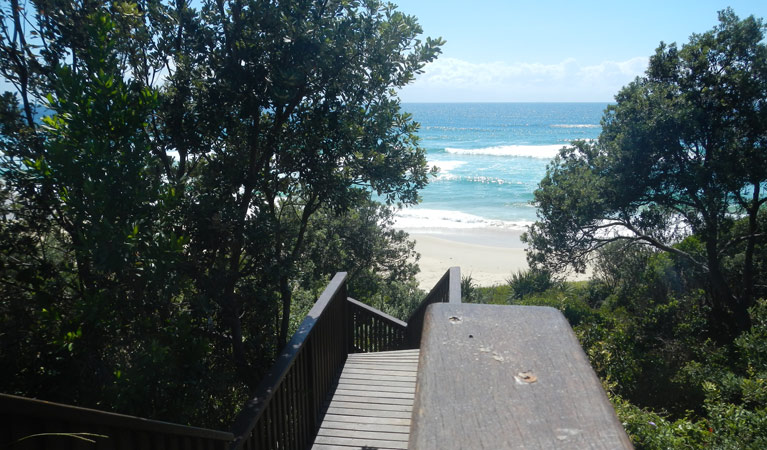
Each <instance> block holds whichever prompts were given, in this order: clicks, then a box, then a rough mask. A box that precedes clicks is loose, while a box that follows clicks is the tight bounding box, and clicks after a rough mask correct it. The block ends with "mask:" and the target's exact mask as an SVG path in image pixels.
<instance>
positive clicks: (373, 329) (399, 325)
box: [348, 298, 407, 353]
mask: <svg viewBox="0 0 767 450" xmlns="http://www.w3.org/2000/svg"><path fill="white" fill-rule="evenodd" d="M348 302H349V310H350V312H351V317H350V319H351V328H352V348H351V349H350V352H352V353H361V352H386V351H390V350H402V349H403V348H405V333H406V330H407V323H405V322H403V321H401V320H399V319H395V318H394V317H392V316H390V315H388V314H384V313H382V312H381V311H379V310H377V309H375V308H371V307H370V306H368V305H366V304H364V303H361V302H358V301H357V300H354V299H353V298H350V299H348Z"/></svg>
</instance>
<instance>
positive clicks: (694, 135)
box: [525, 9, 767, 331]
mask: <svg viewBox="0 0 767 450" xmlns="http://www.w3.org/2000/svg"><path fill="white" fill-rule="evenodd" d="M764 31H765V26H764V25H763V23H762V21H761V20H760V19H755V18H754V17H749V18H747V19H744V20H740V19H739V18H738V17H737V16H735V14H734V13H733V12H732V11H731V10H729V9H727V10H725V11H722V12H720V14H719V25H717V26H716V27H715V28H714V29H713V30H711V31H708V32H706V33H703V34H694V35H692V36H691V37H690V42H689V43H687V44H685V45H683V46H682V48H681V49H678V48H677V46H676V45H675V44H671V45H666V44H663V43H661V45H660V46H659V47H658V49H657V50H656V53H655V55H653V56H652V57H651V58H650V64H649V68H648V69H647V72H646V73H645V75H644V76H643V77H638V78H637V79H636V80H635V81H633V82H632V83H630V84H629V85H628V86H626V87H624V88H623V89H622V90H621V91H620V92H619V93H618V95H617V96H616V103H615V104H614V105H610V106H608V108H607V110H606V111H605V114H604V117H603V119H602V126H603V131H602V133H601V135H600V137H599V139H598V140H597V141H596V142H576V143H574V144H573V145H572V146H570V147H566V148H563V149H562V150H561V151H560V154H559V155H558V156H557V157H556V158H555V159H554V160H553V161H552V162H551V164H550V165H549V167H548V169H547V173H546V175H545V177H544V179H543V180H542V181H541V183H540V186H539V188H538V190H537V191H536V192H535V203H536V204H537V205H538V208H539V209H538V216H539V220H538V221H537V222H536V223H535V224H534V225H533V226H532V227H531V228H530V230H529V231H528V233H527V234H526V236H525V239H526V241H527V242H528V243H529V244H530V246H531V253H529V258H530V261H531V263H532V264H533V265H539V266H541V265H545V266H547V267H556V268H561V267H564V266H566V265H573V266H574V267H575V268H576V269H579V270H582V269H583V268H584V265H585V262H586V261H587V259H588V257H589V255H590V254H591V252H593V251H594V250H596V249H598V248H600V247H602V246H604V245H606V244H608V243H610V242H614V241H618V240H621V241H628V242H632V243H636V244H640V245H649V246H653V247H655V248H657V249H660V250H663V251H666V252H669V253H670V254H672V255H675V256H676V257H678V258H682V259H684V260H686V261H687V262H688V263H689V264H691V265H692V266H693V267H694V268H695V269H696V270H697V271H698V273H699V274H700V275H701V276H703V277H705V278H706V279H707V281H708V285H709V293H710V296H709V297H710V301H711V302H712V306H713V311H714V317H716V319H715V320H717V321H720V324H722V323H721V322H725V323H726V322H727V320H728V319H727V317H734V320H735V322H736V323H735V324H733V325H732V326H733V327H734V328H735V329H731V330H730V331H735V330H736V329H741V330H742V329H745V328H747V327H748V308H749V307H750V306H751V305H752V304H753V302H754V285H755V283H754V264H753V255H754V248H755V246H756V244H757V241H758V240H759V239H762V238H763V232H762V230H761V229H760V228H759V226H758V221H757V216H758V214H759V211H760V209H761V208H762V207H763V205H764V203H765V201H767V195H765V183H767V158H765V149H767V102H765V99H766V98H767V45H765V44H764V42H763V39H764ZM738 217H746V218H747V219H748V223H749V226H748V229H747V231H746V232H745V233H740V234H733V233H732V232H731V231H732V226H733V223H734V222H735V219H736V218H738ZM690 235H694V236H695V239H697V240H699V242H700V244H701V245H700V246H697V245H691V241H688V245H675V244H676V243H678V242H680V241H681V239H682V238H684V237H685V236H690ZM743 242H745V243H746V249H745V257H744V259H743V265H742V274H741V276H740V277H739V280H738V282H737V283H734V284H732V283H728V282H727V277H726V275H725V273H723V260H724V259H725V258H726V257H728V255H729V254H731V253H732V251H733V249H734V248H735V247H736V246H737V245H738V244H740V243H743Z"/></svg>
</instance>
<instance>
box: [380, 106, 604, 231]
mask: <svg viewBox="0 0 767 450" xmlns="http://www.w3.org/2000/svg"><path fill="white" fill-rule="evenodd" d="M607 105H608V103H403V104H402V110H403V111H404V112H407V113H410V114H412V116H413V119H414V120H415V121H416V122H418V123H420V125H421V127H420V129H419V132H418V135H419V137H420V145H421V147H423V148H424V149H425V150H426V153H427V159H428V162H429V165H430V166H436V167H439V169H440V170H439V174H438V175H437V177H436V178H433V179H431V181H430V182H429V185H428V186H427V187H426V188H424V189H423V190H422V191H421V192H420V195H421V198H422V201H421V202H420V203H419V204H418V205H417V206H414V207H409V208H405V209H403V210H400V211H398V212H397V221H396V225H395V227H396V228H399V229H404V230H406V231H409V232H418V233H437V234H444V233H446V232H462V231H465V230H485V231H492V230H498V231H516V232H521V231H524V230H525V229H526V227H527V226H528V225H530V224H531V223H533V222H534V221H535V219H536V209H535V207H534V206H533V205H532V204H531V202H532V200H533V192H534V191H535V189H536V188H537V186H538V183H539V182H540V180H541V179H542V178H543V176H544V174H545V173H546V165H547V164H548V163H549V162H550V161H551V159H552V158H553V157H554V156H556V154H557V153H558V152H559V149H561V148H562V147H564V146H567V145H569V144H570V143H572V142H573V141H575V140H590V139H596V138H597V137H598V136H599V133H600V132H601V130H602V128H601V124H600V120H601V118H602V113H603V112H604V110H605V108H606V107H607Z"/></svg>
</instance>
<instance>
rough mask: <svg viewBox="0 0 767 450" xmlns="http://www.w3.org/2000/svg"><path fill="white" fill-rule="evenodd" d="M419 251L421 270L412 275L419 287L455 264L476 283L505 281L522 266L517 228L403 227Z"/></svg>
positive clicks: (428, 284)
mask: <svg viewBox="0 0 767 450" xmlns="http://www.w3.org/2000/svg"><path fill="white" fill-rule="evenodd" d="M406 231H408V232H409V234H410V238H411V239H413V240H415V242H416V244H415V248H416V251H418V253H420V254H421V259H420V260H419V266H420V267H421V272H420V273H419V274H418V275H417V276H416V278H417V279H418V283H419V285H420V287H421V289H424V290H427V291H428V290H429V289H431V288H432V287H434V284H435V283H436V282H437V281H439V279H440V278H441V277H442V275H444V274H445V272H446V271H447V269H448V268H450V267H452V266H459V267H460V268H461V274H462V275H463V276H466V275H471V277H472V279H473V280H474V282H475V283H476V284H477V285H479V286H492V285H497V284H504V283H506V279H508V278H509V276H510V275H511V274H512V273H513V272H516V271H517V270H522V269H526V268H527V267H528V266H527V261H526V259H525V249H524V244H522V242H520V240H519V236H520V235H521V234H522V232H521V231H513V230H485V229H480V230H478V229H468V230H459V231H456V230H449V231H447V230H445V231H438V230H430V231H429V232H423V231H417V230H406Z"/></svg>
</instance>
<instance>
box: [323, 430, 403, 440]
mask: <svg viewBox="0 0 767 450" xmlns="http://www.w3.org/2000/svg"><path fill="white" fill-rule="evenodd" d="M317 436H323V437H340V438H350V439H365V440H378V441H399V442H405V443H407V440H408V434H407V433H389V432H376V431H363V430H341V429H335V428H324V427H323V428H320V431H319V433H318V434H317Z"/></svg>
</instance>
